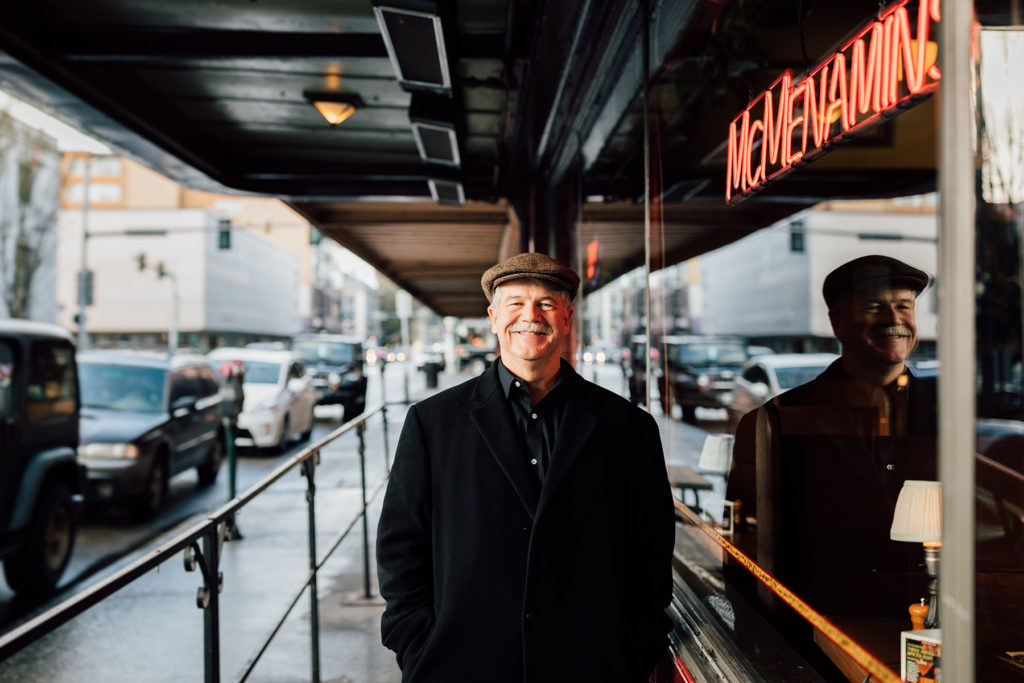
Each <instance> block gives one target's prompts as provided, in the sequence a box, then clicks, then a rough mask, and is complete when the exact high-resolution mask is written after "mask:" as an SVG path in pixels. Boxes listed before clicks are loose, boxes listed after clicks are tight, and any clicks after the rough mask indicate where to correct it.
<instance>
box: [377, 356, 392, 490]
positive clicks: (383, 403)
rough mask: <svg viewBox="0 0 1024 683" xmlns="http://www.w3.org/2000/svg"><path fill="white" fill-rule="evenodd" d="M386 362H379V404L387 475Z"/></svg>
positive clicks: (382, 360)
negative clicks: (382, 422)
mask: <svg viewBox="0 0 1024 683" xmlns="http://www.w3.org/2000/svg"><path fill="white" fill-rule="evenodd" d="M387 364H388V362H387V361H386V360H384V358H383V357H382V358H381V362H380V403H381V411H380V414H381V418H382V419H383V420H384V469H385V471H387V473H388V474H391V465H390V464H389V462H390V458H391V449H390V448H388V399H387V394H386V393H385V391H384V385H385V381H384V366H385V365H387Z"/></svg>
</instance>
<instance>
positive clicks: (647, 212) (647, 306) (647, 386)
mask: <svg viewBox="0 0 1024 683" xmlns="http://www.w3.org/2000/svg"><path fill="white" fill-rule="evenodd" d="M643 19H644V28H643V32H642V33H641V35H642V36H643V40H642V47H641V50H640V60H641V62H643V83H642V86H641V88H640V93H641V97H642V100H641V101H642V103H643V105H642V106H643V111H644V113H643V120H644V131H643V132H644V142H643V146H644V319H645V320H646V321H647V324H646V325H645V326H644V327H645V336H646V339H645V342H644V408H646V409H647V412H651V131H650V122H649V121H648V118H649V117H650V112H649V111H648V107H649V106H650V98H649V97H648V93H647V89H648V87H649V84H650V79H651V64H650V56H649V53H650V50H651V46H650V42H651V19H650V11H649V8H648V4H647V0H644V7H643Z"/></svg>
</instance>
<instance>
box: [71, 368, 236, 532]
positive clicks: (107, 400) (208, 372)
mask: <svg viewBox="0 0 1024 683" xmlns="http://www.w3.org/2000/svg"><path fill="white" fill-rule="evenodd" d="M78 372H79V375H80V384H81V388H82V416H81V427H80V432H81V445H80V446H79V448H78V458H79V462H81V463H82V464H83V465H85V468H86V477H87V487H86V499H87V500H90V501H102V502H112V501H122V502H130V503H132V504H133V506H134V507H135V509H136V511H137V512H138V513H139V514H141V515H144V516H145V515H151V514H153V513H154V512H155V511H156V510H157V508H159V507H160V506H161V505H162V504H163V502H164V499H165V498H166V496H167V489H168V482H169V481H170V479H171V477H173V476H174V475H176V474H178V473H179V472H184V471H185V470H187V469H189V468H192V467H194V468H196V470H197V472H198V473H199V485H200V486H208V485H210V484H212V483H213V482H214V481H215V480H216V478H217V472H218V470H219V469H220V465H221V462H222V460H223V458H224V447H225V444H226V441H225V432H224V425H223V420H222V415H221V405H220V403H221V395H220V386H219V383H218V380H217V376H216V375H215V374H214V372H213V370H212V369H211V368H210V366H209V364H207V362H206V358H205V357H204V356H200V355H196V354H192V353H168V352H167V351H151V352H146V351H128V350H124V351H122V350H96V351H86V352H83V353H80V354H79V355H78Z"/></svg>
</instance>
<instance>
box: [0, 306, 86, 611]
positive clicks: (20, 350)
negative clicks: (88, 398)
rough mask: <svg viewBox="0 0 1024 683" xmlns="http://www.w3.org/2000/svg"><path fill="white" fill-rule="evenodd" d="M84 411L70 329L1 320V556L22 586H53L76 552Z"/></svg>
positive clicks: (10, 579) (16, 586) (35, 589)
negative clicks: (78, 456) (79, 450)
mask: <svg viewBox="0 0 1024 683" xmlns="http://www.w3.org/2000/svg"><path fill="white" fill-rule="evenodd" d="M78 414H79V397H78V375H77V371H76V365H75V347H74V344H73V343H72V339H71V336H70V335H69V334H68V333H67V332H66V331H65V330H64V329H62V328H60V327H57V326H56V325H48V324H44V323H36V322H29V321H24V320H0V559H2V560H3V565H4V576H5V577H6V578H7V585H8V586H10V588H11V589H12V590H14V591H15V592H17V593H25V594H32V593H45V592H48V591H51V590H52V589H53V588H54V587H55V586H56V585H57V581H58V580H59V579H60V576H61V574H62V573H63V572H64V568H65V567H66V566H67V563H68V560H69V559H70V558H71V552H72V550H73V548H74V545H75V536H76V532H77V529H78V515H79V512H80V510H81V507H82V486H83V481H84V476H83V472H82V469H81V467H80V466H79V465H78V463H77V462H76V456H75V449H76V448H77V447H78Z"/></svg>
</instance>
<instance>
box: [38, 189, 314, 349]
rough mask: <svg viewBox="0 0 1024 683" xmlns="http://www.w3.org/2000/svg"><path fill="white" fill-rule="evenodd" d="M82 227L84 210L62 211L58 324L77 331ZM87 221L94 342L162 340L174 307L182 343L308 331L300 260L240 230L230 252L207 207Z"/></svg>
mask: <svg viewBox="0 0 1024 683" xmlns="http://www.w3.org/2000/svg"><path fill="white" fill-rule="evenodd" d="M82 220H83V211H82V210H81V209H65V210H63V211H61V214H60V228H59V229H60V247H59V251H58V272H59V276H58V280H57V298H58V301H59V302H60V305H61V312H60V316H59V319H58V322H59V323H60V324H62V325H64V326H66V327H68V328H75V327H77V325H76V323H75V320H74V316H75V314H76V313H77V312H78V303H77V285H76V279H77V272H78V270H79V268H80V265H81V253H82V252H81V249H82V242H83V240H82ZM87 221H88V239H87V246H86V250H87V251H86V262H87V265H88V269H89V270H91V271H92V272H93V273H94V276H93V302H92V305H91V306H89V307H88V308H87V309H86V327H87V329H88V331H89V333H90V335H91V336H92V337H93V338H94V339H98V340H100V341H104V342H115V341H125V342H134V343H146V342H152V343H158V342H161V341H164V340H165V339H166V334H167V332H168V330H169V329H170V328H172V326H173V325H174V322H173V321H172V311H174V310H175V308H176V310H177V321H176V326H177V330H178V332H179V335H180V341H179V344H180V345H188V346H197V347H199V348H206V347H208V346H211V345H220V344H225V343H238V342H240V341H245V340H246V339H249V338H257V337H258V338H265V337H268V336H270V337H282V338H283V337H288V336H291V335H293V334H296V333H298V332H299V331H301V328H302V326H301V315H300V312H299V311H298V310H297V307H296V304H295V302H296V301H297V300H298V295H299V277H300V276H299V271H300V265H299V259H298V257H297V256H296V255H295V254H293V253H290V252H288V251H285V250H282V249H280V248H278V247H277V246H275V244H274V243H273V242H271V241H270V240H269V239H266V238H264V237H263V236H261V235H259V234H257V233H255V232H253V231H250V230H246V229H243V228H239V227H237V226H234V227H232V229H231V237H230V248H227V249H221V248H220V247H219V243H218V232H219V219H218V216H217V215H216V213H214V212H211V211H207V210H204V209H180V208H179V209H92V210H89V211H88V212H87ZM140 259H141V261H142V262H143V265H144V268H143V269H141V270H140ZM161 267H162V270H163V272H165V273H166V274H167V275H166V276H165V277H160V276H159V274H158V273H159V272H160V270H161ZM175 296H176V297H177V302H176V306H175Z"/></svg>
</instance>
